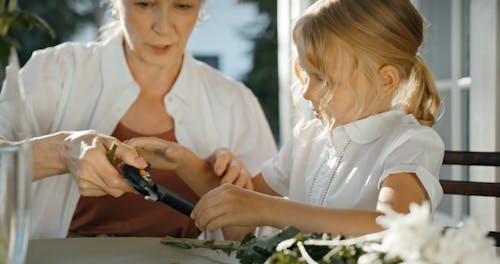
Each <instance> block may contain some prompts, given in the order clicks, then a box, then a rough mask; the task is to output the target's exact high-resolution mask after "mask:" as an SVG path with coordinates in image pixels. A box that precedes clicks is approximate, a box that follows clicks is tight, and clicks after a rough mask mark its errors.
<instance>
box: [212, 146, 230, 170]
mask: <svg viewBox="0 0 500 264" xmlns="http://www.w3.org/2000/svg"><path fill="white" fill-rule="evenodd" d="M231 156H232V155H231V153H230V152H229V150H227V149H218V150H216V152H215V153H214V154H213V157H214V158H213V159H215V161H214V164H213V168H214V172H215V174H216V175H217V176H222V175H224V174H225V173H227V172H226V170H227V169H228V167H230V163H231Z"/></svg>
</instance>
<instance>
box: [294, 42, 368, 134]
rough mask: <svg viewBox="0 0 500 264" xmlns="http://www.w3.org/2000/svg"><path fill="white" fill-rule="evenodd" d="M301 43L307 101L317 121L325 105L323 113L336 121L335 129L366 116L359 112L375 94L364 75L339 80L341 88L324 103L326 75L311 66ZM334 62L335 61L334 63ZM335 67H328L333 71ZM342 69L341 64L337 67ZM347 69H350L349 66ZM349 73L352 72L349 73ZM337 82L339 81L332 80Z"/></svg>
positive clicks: (300, 52)
mask: <svg viewBox="0 0 500 264" xmlns="http://www.w3.org/2000/svg"><path fill="white" fill-rule="evenodd" d="M301 45H302V44H301V43H300V41H299V42H298V43H297V52H298V63H299V66H300V67H301V68H302V70H303V71H304V72H305V74H306V75H307V82H306V84H305V86H306V87H305V91H304V95H303V96H304V99H306V100H308V101H309V102H310V105H311V108H312V110H313V111H314V115H315V116H316V118H320V119H321V118H322V115H321V111H320V105H321V104H322V103H323V104H324V109H323V112H326V114H327V115H328V117H330V118H332V119H334V120H335V123H334V127H336V126H339V125H344V124H347V123H351V122H353V121H356V120H358V119H361V118H364V117H366V114H364V113H359V110H360V109H362V107H363V106H366V105H368V104H369V100H370V98H374V96H375V92H374V90H375V89H373V88H372V86H371V85H370V82H369V81H368V79H367V78H366V77H365V76H364V75H363V74H358V76H357V78H356V79H354V80H351V81H349V78H348V77H347V78H344V80H339V85H337V87H336V88H335V91H334V94H333V97H332V98H331V99H330V100H329V101H326V102H322V100H323V98H325V96H328V95H327V89H331V88H330V87H328V88H327V87H324V85H323V81H324V80H325V78H326V76H325V75H324V73H321V72H318V71H317V70H316V69H315V68H314V67H312V66H311V65H310V64H309V62H308V60H307V59H306V57H305V54H304V53H303V50H304V49H303V48H302V46H301ZM332 63H335V62H332ZM332 66H333V65H329V68H330V69H331V68H332ZM335 66H336V67H341V65H335ZM345 67H351V66H348V65H346V66H345ZM347 72H349V71H347ZM333 81H336V80H333Z"/></svg>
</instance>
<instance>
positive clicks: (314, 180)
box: [308, 139, 352, 206]
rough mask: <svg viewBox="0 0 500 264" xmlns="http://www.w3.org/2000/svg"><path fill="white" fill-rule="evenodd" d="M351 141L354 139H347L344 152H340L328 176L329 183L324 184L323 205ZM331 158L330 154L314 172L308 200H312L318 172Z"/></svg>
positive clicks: (321, 200) (321, 201)
mask: <svg viewBox="0 0 500 264" xmlns="http://www.w3.org/2000/svg"><path fill="white" fill-rule="evenodd" d="M351 143H352V140H351V139H349V141H347V143H346V144H345V146H344V148H343V149H342V152H340V154H339V158H338V159H337V162H336V163H335V166H334V167H333V169H332V173H330V176H329V177H328V181H327V184H325V185H324V186H323V191H322V192H321V198H320V205H321V206H323V204H324V203H325V200H326V195H327V193H328V191H329V190H330V188H331V185H332V183H333V179H334V178H335V176H336V175H337V172H338V170H339V167H340V164H341V163H342V161H344V155H345V152H346V150H347V148H348V147H349V145H351ZM329 159H330V154H328V157H327V158H326V159H325V160H324V161H323V163H321V166H319V167H318V169H317V170H316V172H315V173H314V176H313V179H312V181H311V186H310V187H309V193H308V200H309V201H310V200H311V196H312V191H313V187H314V185H315V184H316V180H317V179H318V173H319V171H320V170H321V168H322V167H323V166H324V165H325V163H326V162H327V161H328V160H329Z"/></svg>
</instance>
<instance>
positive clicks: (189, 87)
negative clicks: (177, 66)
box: [168, 51, 201, 104]
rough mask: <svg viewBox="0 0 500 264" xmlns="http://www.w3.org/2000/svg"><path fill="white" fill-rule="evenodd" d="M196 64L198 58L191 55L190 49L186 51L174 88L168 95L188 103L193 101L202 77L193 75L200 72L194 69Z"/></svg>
mask: <svg viewBox="0 0 500 264" xmlns="http://www.w3.org/2000/svg"><path fill="white" fill-rule="evenodd" d="M195 64H196V60H195V59H194V58H193V56H191V54H190V53H189V52H188V51H185V52H184V58H183V60H182V66H181V70H180V72H179V75H178V76H177V79H176V80H175V82H174V84H173V85H172V88H171V89H170V91H169V92H168V96H173V97H176V98H178V99H180V100H181V101H183V102H184V103H187V104H189V102H190V101H192V99H193V96H194V95H195V93H196V92H195V89H196V88H198V87H200V81H199V79H200V77H201V76H193V75H196V74H198V72H196V71H194V67H195V66H196V65H195Z"/></svg>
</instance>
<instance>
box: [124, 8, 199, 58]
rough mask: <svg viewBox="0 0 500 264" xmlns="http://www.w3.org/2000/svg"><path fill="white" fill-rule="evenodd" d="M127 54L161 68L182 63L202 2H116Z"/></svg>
mask: <svg viewBox="0 0 500 264" xmlns="http://www.w3.org/2000/svg"><path fill="white" fill-rule="evenodd" d="M117 1H118V3H117V4H118V14H119V17H120V21H121V23H122V26H123V28H124V32H125V34H124V35H125V40H126V43H125V49H126V51H127V53H129V54H130V55H132V56H135V57H137V58H138V59H139V60H141V61H143V62H145V63H149V64H153V65H157V66H162V65H165V64H172V62H177V63H182V57H183V55H184V49H185V48H186V44H187V41H188V39H189V36H190V34H191V32H192V30H193V28H194V26H195V25H196V22H197V20H198V14H199V12H200V9H201V5H202V0H117Z"/></svg>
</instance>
